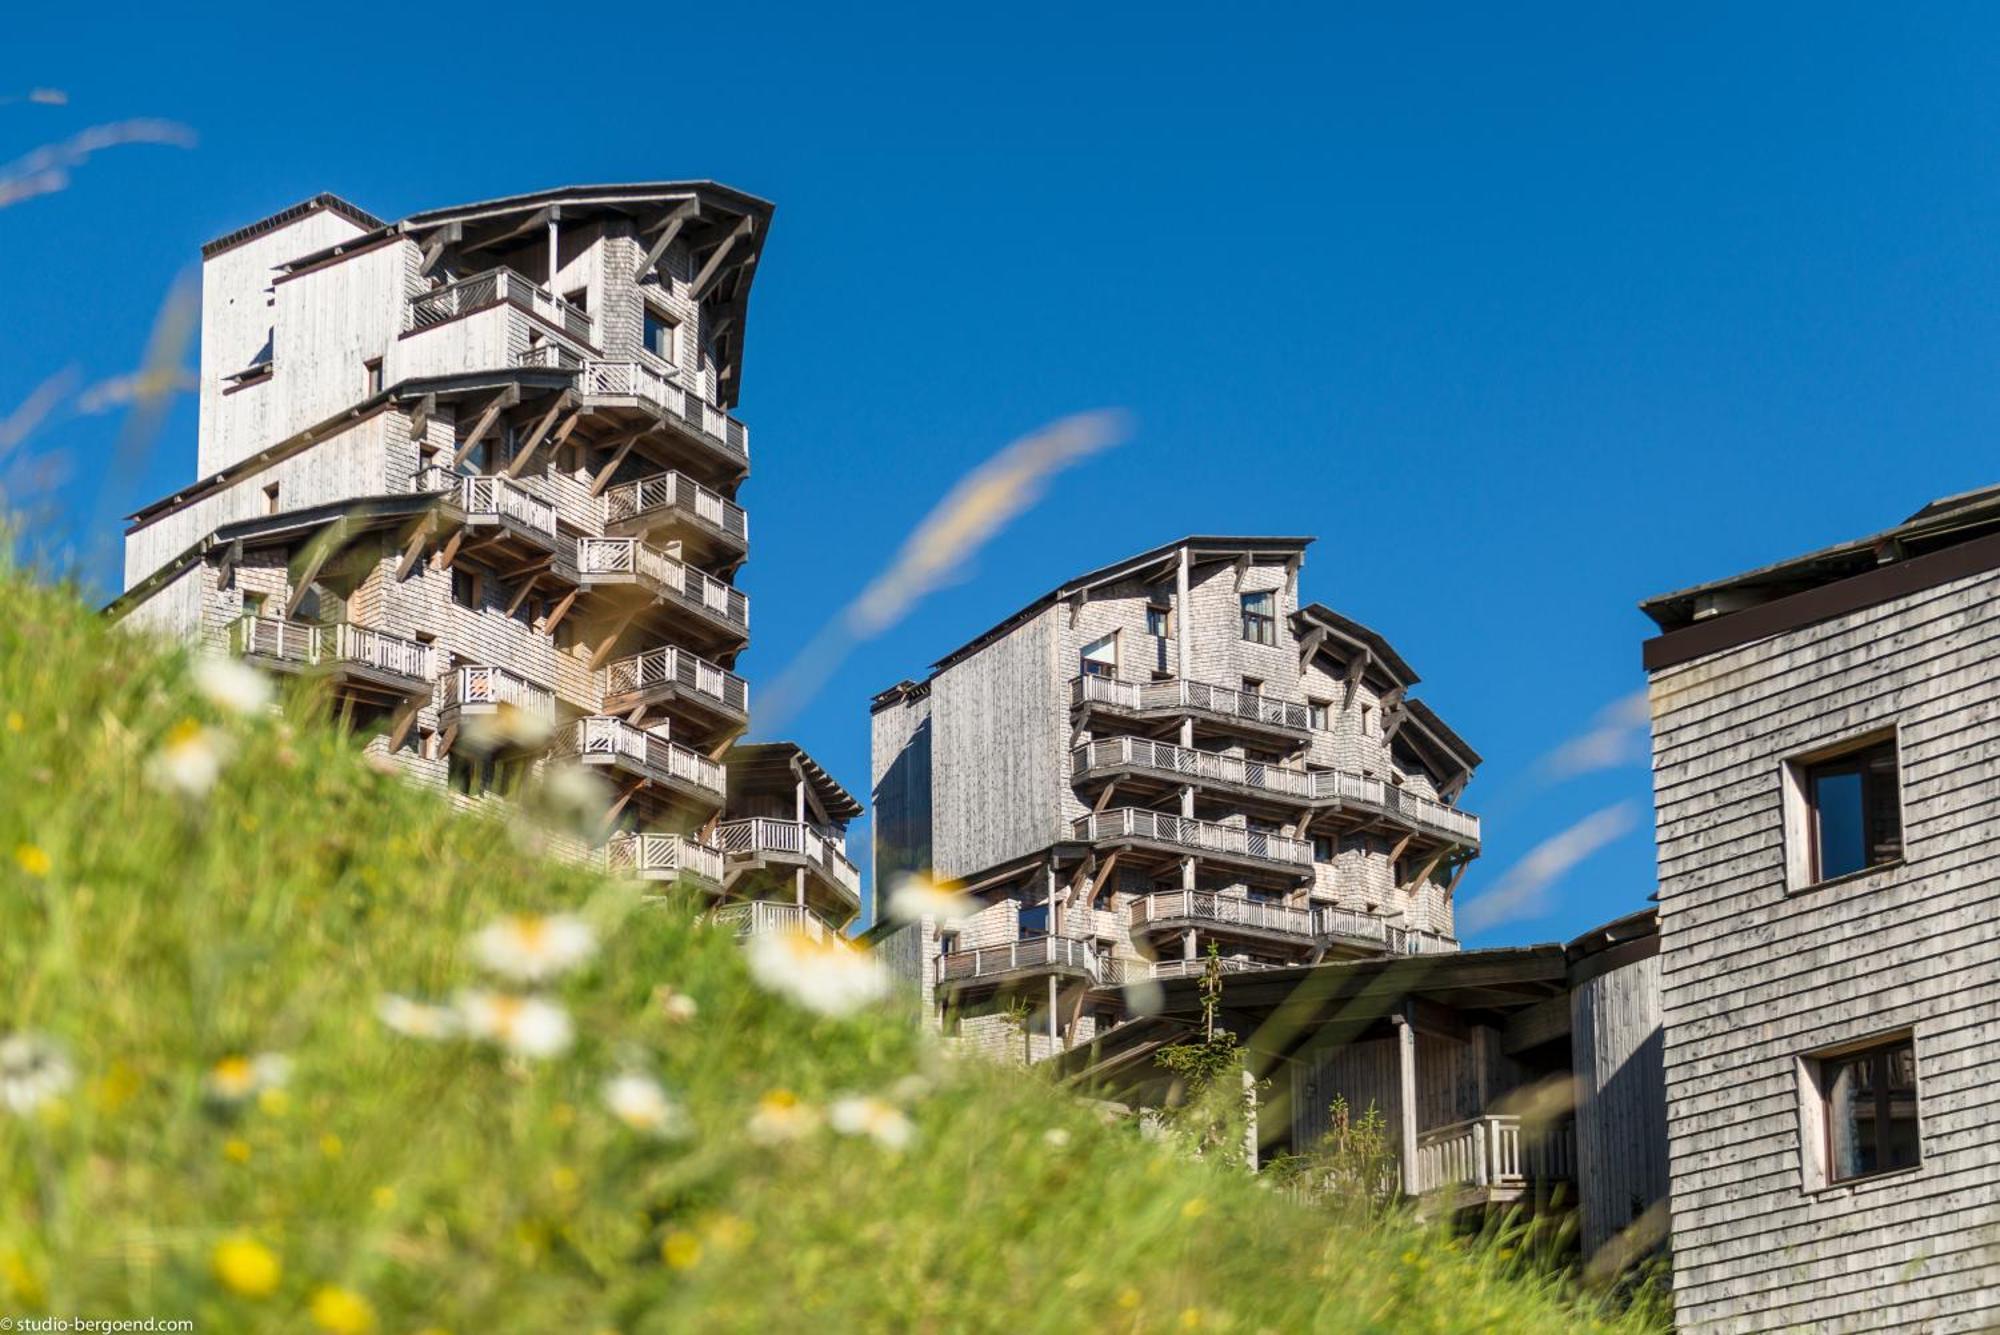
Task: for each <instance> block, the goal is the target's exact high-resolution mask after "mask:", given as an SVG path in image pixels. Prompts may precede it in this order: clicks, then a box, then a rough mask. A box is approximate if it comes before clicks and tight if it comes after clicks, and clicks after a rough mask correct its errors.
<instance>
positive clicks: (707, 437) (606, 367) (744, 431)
mask: <svg viewBox="0 0 2000 1335" xmlns="http://www.w3.org/2000/svg"><path fill="white" fill-rule="evenodd" d="M576 389H577V392H578V393H579V394H581V395H583V397H584V399H585V400H586V401H587V402H592V403H596V404H601V405H607V406H614V407H615V406H618V405H621V404H627V403H629V404H643V405H645V406H647V407H650V408H652V409H654V410H656V411H657V412H659V413H660V414H661V416H662V417H663V418H664V420H665V422H666V424H667V425H668V426H671V427H672V428H674V430H675V431H676V432H678V433H680V434H681V435H682V436H684V437H686V438H687V439H689V440H691V441H693V442H694V443H695V444H697V445H700V446H702V447H703V448H704V449H705V450H708V451H712V452H714V453H716V454H719V455H720V456H721V457H722V459H723V460H724V461H726V462H729V463H733V464H735V465H737V466H738V467H741V466H743V465H747V464H748V463H749V461H750V429H749V428H748V427H746V426H744V425H743V423H741V422H739V421H737V420H736V419H735V418H733V417H731V416H730V415H729V414H728V413H725V412H723V411H722V409H720V408H718V407H716V406H715V405H714V404H712V403H708V402H705V401H704V400H702V399H701V398H699V397H697V396H696V395H693V394H690V393H689V392H688V391H686V390H684V389H682V388H681V387H680V386H679V385H677V384H675V383H674V378H673V372H672V371H670V370H665V369H661V368H660V367H657V366H655V365H654V364H653V363H650V362H639V361H630V362H608V361H594V360H586V361H584V362H583V363H582V365H580V366H579V367H578V368H577V378H576Z"/></svg>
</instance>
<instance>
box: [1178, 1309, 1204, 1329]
mask: <svg viewBox="0 0 2000 1335" xmlns="http://www.w3.org/2000/svg"><path fill="white" fill-rule="evenodd" d="M1181 1329H1182V1330H1200V1329H1201V1309H1200V1308H1199V1307H1184V1308H1182V1309H1181Z"/></svg>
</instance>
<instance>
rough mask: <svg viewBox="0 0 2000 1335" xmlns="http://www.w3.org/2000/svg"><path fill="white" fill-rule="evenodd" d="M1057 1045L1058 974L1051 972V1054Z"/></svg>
mask: <svg viewBox="0 0 2000 1335" xmlns="http://www.w3.org/2000/svg"><path fill="white" fill-rule="evenodd" d="M1050 940H1051V941H1053V940H1054V938H1053V937H1051V938H1050ZM1051 949H1053V947H1051ZM1056 1045H1057V1038H1056V976H1055V975H1054V974H1050V975H1049V1052H1050V1054H1051V1055H1053V1054H1054V1053H1055V1052H1056Z"/></svg>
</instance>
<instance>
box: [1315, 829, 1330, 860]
mask: <svg viewBox="0 0 2000 1335" xmlns="http://www.w3.org/2000/svg"><path fill="white" fill-rule="evenodd" d="M1312 839H1313V861H1314V862H1331V861H1333V836H1332V835H1330V834H1316V835H1314V836H1313V837H1312Z"/></svg>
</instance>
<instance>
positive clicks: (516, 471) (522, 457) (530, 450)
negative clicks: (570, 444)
mask: <svg viewBox="0 0 2000 1335" xmlns="http://www.w3.org/2000/svg"><path fill="white" fill-rule="evenodd" d="M569 406H570V395H569V393H568V392H567V391H564V392H563V393H561V394H558V395H556V401H555V402H554V403H552V404H550V405H549V410H548V411H547V412H545V413H543V414H542V420H541V421H539V422H537V423H535V429H534V430H533V431H530V432H529V433H528V440H527V443H526V444H524V445H523V446H521V449H520V452H519V453H517V454H515V456H514V457H513V459H512V460H511V461H510V462H509V463H508V465H507V468H506V471H505V472H504V473H503V474H502V476H503V477H519V476H520V475H521V470H522V469H524V468H526V467H527V466H528V460H530V459H532V458H534V457H535V451H536V450H538V449H540V448H541V445H542V438H543V437H544V436H546V435H548V434H549V427H550V426H552V425H553V424H554V423H555V420H556V418H557V417H558V416H560V415H561V413H562V412H563V410H564V409H565V408H568V407H569ZM576 416H577V415H576V414H572V415H571V418H570V421H571V423H572V424H573V423H574V422H575V420H576ZM563 434H565V435H567V434H568V432H564V433H563Z"/></svg>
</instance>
